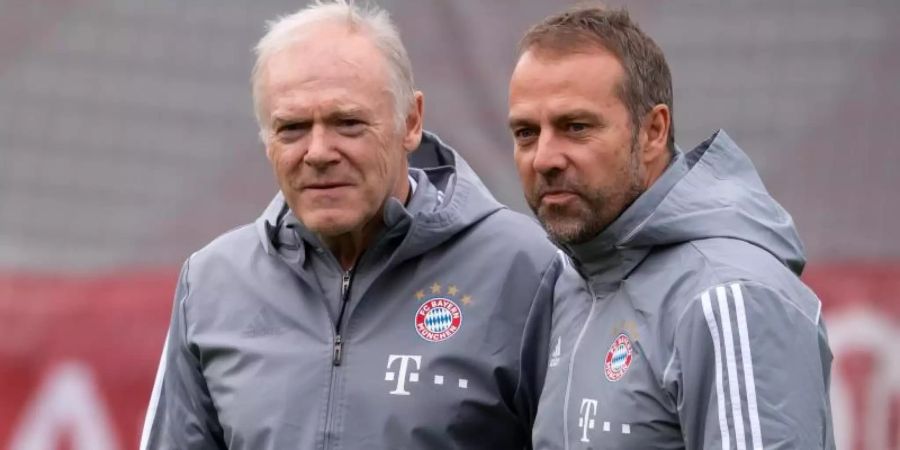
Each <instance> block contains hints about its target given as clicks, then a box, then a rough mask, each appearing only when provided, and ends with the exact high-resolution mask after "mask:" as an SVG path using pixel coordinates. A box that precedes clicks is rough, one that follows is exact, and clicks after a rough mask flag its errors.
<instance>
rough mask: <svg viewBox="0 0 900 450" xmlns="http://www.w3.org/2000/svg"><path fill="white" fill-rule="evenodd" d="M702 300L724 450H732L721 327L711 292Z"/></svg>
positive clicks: (705, 294) (704, 294)
mask: <svg viewBox="0 0 900 450" xmlns="http://www.w3.org/2000/svg"><path fill="white" fill-rule="evenodd" d="M700 300H701V304H702V305H703V315H704V316H706V325H707V326H708V327H709V334H710V335H711V336H712V342H713V354H714V355H715V359H716V400H717V401H718V404H719V430H720V431H721V433H722V450H730V448H731V439H730V437H729V434H728V419H727V418H726V416H725V414H726V412H725V391H724V389H723V388H722V352H721V351H720V350H719V327H718V325H716V318H715V316H714V315H713V311H712V305H711V304H710V300H709V291H706V292H704V293H703V295H702V296H701V297H700Z"/></svg>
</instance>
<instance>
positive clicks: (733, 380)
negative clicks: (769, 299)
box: [716, 286, 747, 450]
mask: <svg viewBox="0 0 900 450" xmlns="http://www.w3.org/2000/svg"><path fill="white" fill-rule="evenodd" d="M716 296H717V297H718V300H719V319H721V321H722V340H723V341H725V361H726V362H727V363H728V392H729V394H730V395H731V414H732V416H731V417H732V419H734V441H735V447H737V449H738V450H747V443H746V442H745V440H744V438H745V436H746V434H744V414H743V413H742V412H741V392H740V387H741V382H740V380H738V374H737V357H735V355H734V333H733V330H732V329H731V314H730V313H729V312H728V293H727V292H726V291H725V286H719V287H717V288H716Z"/></svg>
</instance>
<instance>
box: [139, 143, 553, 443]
mask: <svg viewBox="0 0 900 450" xmlns="http://www.w3.org/2000/svg"><path fill="white" fill-rule="evenodd" d="M419 151H420V152H423V153H425V155H424V158H423V155H420V156H419V158H420V159H426V160H431V161H433V162H434V163H435V164H437V165H436V166H435V167H430V168H426V169H424V170H419V169H411V170H410V175H411V176H412V177H413V178H414V179H415V181H416V188H415V192H414V194H413V195H412V197H411V199H410V201H409V204H408V206H406V207H405V206H404V205H402V204H401V203H400V202H398V201H396V200H395V199H392V200H391V201H390V202H389V204H388V205H387V206H386V208H385V222H386V224H387V226H386V229H385V231H384V232H383V233H382V234H381V235H380V236H379V237H378V239H377V240H376V242H375V244H373V246H372V247H370V248H368V249H367V250H366V251H365V252H364V254H363V255H362V256H361V258H360V260H359V262H358V264H357V266H356V267H355V268H354V269H353V271H352V272H346V273H345V272H343V270H342V269H341V268H340V266H339V264H338V263H337V261H336V260H335V258H334V257H333V256H332V255H331V253H330V252H329V251H327V250H324V249H323V247H322V245H321V244H320V243H319V241H318V239H316V238H315V236H313V235H312V234H311V233H309V232H308V231H306V230H305V229H304V228H303V227H302V225H301V224H299V223H298V222H297V221H296V219H293V215H292V214H291V212H290V211H289V210H288V209H287V207H286V205H285V203H284V200H283V199H282V197H281V196H278V197H276V198H275V200H274V201H273V202H272V204H271V205H270V206H269V208H268V209H267V210H266V212H265V213H264V214H263V215H262V217H260V218H259V220H257V222H256V223H255V225H248V226H244V227H241V228H238V229H236V230H233V231H231V232H229V233H226V234H225V235H223V236H221V237H219V238H218V239H216V240H215V241H213V242H212V243H211V244H209V245H208V246H207V247H205V248H204V249H202V250H200V251H198V252H197V253H195V254H193V255H192V256H191V257H190V258H189V259H188V261H187V262H186V263H185V265H184V268H183V269H182V271H181V277H180V281H179V283H178V288H177V292H176V295H175V305H174V308H173V314H172V323H171V327H170V330H169V335H168V338H167V341H166V344H165V349H164V355H163V360H162V362H161V364H160V368H159V373H158V375H157V384H156V387H155V388H154V391H153V394H152V398H151V404H150V408H149V410H148V415H147V420H146V423H145V427H144V435H143V438H142V447H143V448H148V449H178V450H189V449H220V448H229V449H234V450H238V449H247V450H265V449H278V450H282V449H304V450H306V449H499V448H510V449H513V448H515V449H521V448H529V447H530V445H531V444H530V430H531V427H532V423H533V418H534V415H535V414H536V411H537V398H538V395H539V392H540V389H541V384H542V381H543V379H544V374H545V370H546V364H547V363H546V357H547V356H546V349H547V346H548V342H549V332H550V313H551V307H552V296H553V289H554V286H555V283H556V279H557V277H558V275H559V273H560V272H561V268H562V261H563V260H562V258H561V257H560V256H559V255H558V251H557V249H556V248H555V247H553V245H552V244H550V243H549V242H548V241H547V240H546V239H545V234H544V232H543V231H542V230H541V228H540V227H539V226H538V225H537V224H536V223H535V222H534V221H532V220H531V219H529V218H527V217H525V216H523V215H520V214H518V213H515V212H512V211H510V210H508V209H506V208H504V207H503V206H501V205H500V204H499V203H497V202H496V201H495V200H494V199H493V197H491V195H490V194H489V193H488V191H487V189H486V188H485V187H484V185H483V184H482V183H481V181H480V180H479V179H478V178H477V177H476V176H475V174H474V173H473V171H472V170H471V169H470V168H469V166H468V165H467V164H466V163H465V161H463V160H462V159H461V158H460V157H459V156H458V155H457V154H456V153H455V152H454V151H452V150H451V149H449V148H448V147H446V146H444V145H443V144H441V143H440V141H439V140H438V139H437V138H436V137H434V136H433V135H428V134H426V136H425V137H424V140H423V144H422V145H421V146H420V149H419ZM313 262H315V263H316V264H319V265H320V266H321V267H325V268H326V269H327V268H329V267H330V273H324V274H321V273H314V272H315V271H314V270H312V269H311V267H312V264H313ZM334 305H339V306H340V307H339V308H332V307H333V306H334ZM332 310H337V311H340V312H338V313H337V314H335V313H333V312H330V311H332Z"/></svg>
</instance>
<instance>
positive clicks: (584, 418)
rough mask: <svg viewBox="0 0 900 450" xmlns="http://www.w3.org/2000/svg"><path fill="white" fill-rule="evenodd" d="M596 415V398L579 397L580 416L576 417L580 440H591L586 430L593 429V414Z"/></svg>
mask: <svg viewBox="0 0 900 450" xmlns="http://www.w3.org/2000/svg"><path fill="white" fill-rule="evenodd" d="M596 415H597V400H594V399H592V398H583V399H581V417H579V418H578V426H579V427H581V430H582V433H581V442H591V440H590V439H588V437H587V436H588V435H587V433H588V430H593V429H594V416H596Z"/></svg>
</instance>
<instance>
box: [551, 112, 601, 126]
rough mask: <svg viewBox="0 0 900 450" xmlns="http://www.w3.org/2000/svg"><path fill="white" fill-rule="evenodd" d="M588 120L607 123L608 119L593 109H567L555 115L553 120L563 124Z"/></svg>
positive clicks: (554, 122)
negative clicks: (604, 118)
mask: <svg viewBox="0 0 900 450" xmlns="http://www.w3.org/2000/svg"><path fill="white" fill-rule="evenodd" d="M580 120H583V121H587V122H591V123H595V124H600V125H602V124H605V123H606V121H605V120H603V118H602V117H600V115H598V114H597V113H595V112H593V111H588V110H586V109H576V110H573V111H566V112H564V113H562V114H560V115H558V116H554V117H553V119H552V122H553V124H554V125H562V124H566V123H570V122H576V121H580Z"/></svg>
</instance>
